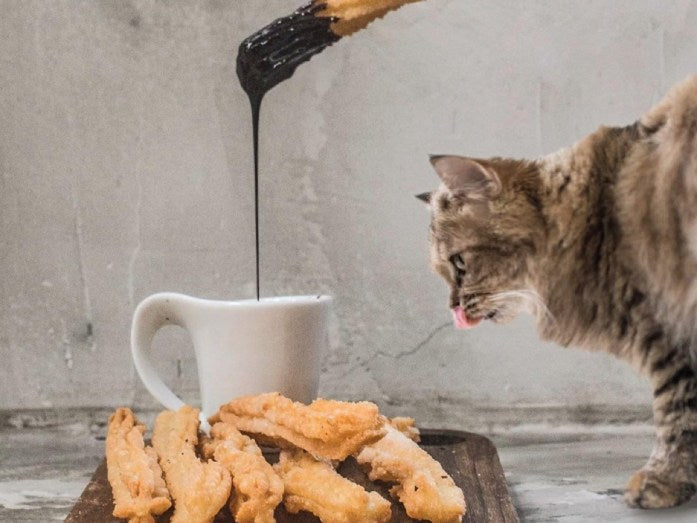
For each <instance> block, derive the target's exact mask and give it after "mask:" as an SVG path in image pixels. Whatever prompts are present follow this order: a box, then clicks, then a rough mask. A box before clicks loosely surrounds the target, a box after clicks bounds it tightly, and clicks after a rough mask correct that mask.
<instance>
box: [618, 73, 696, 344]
mask: <svg viewBox="0 0 697 523" xmlns="http://www.w3.org/2000/svg"><path fill="white" fill-rule="evenodd" d="M637 127H638V131H639V134H640V137H639V139H638V141H637V142H636V144H635V146H634V147H633V148H632V152H631V153H630V154H629V155H628V157H627V159H626V161H625V163H624V165H623V167H622V169H621V173H620V176H619V178H618V182H617V191H616V198H617V204H618V211H619V218H620V222H621V224H622V229H623V240H624V245H625V246H626V247H627V248H626V249H625V250H624V256H625V257H626V259H625V263H626V264H627V265H628V266H631V267H635V269H636V270H637V273H638V276H639V277H640V278H642V279H644V280H645V282H646V284H647V286H648V290H649V291H650V293H651V294H652V295H653V296H654V298H655V300H656V303H657V307H658V308H659V309H660V310H659V314H660V315H661V316H662V318H663V319H664V321H665V322H668V323H671V324H672V326H673V327H674V330H675V332H676V333H677V334H678V335H680V336H688V337H692V338H695V337H697V75H694V76H691V77H689V78H687V79H686V80H684V81H683V82H681V83H679V84H678V85H676V86H675V87H673V88H672V89H671V90H670V91H669V92H668V94H667V95H666V96H665V97H664V98H663V100H661V102H659V103H658V105H656V106H655V107H654V108H653V109H651V110H650V111H649V112H648V113H646V114H645V115H644V116H643V117H642V118H641V119H640V120H639V122H638V123H637Z"/></svg>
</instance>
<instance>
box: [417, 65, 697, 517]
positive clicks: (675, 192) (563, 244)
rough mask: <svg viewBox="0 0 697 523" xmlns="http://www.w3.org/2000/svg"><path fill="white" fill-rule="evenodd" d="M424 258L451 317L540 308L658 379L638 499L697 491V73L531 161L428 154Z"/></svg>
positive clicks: (550, 334)
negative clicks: (435, 180) (432, 183)
mask: <svg viewBox="0 0 697 523" xmlns="http://www.w3.org/2000/svg"><path fill="white" fill-rule="evenodd" d="M431 164H432V165H433V167H434V169H435V171H436V173H437V174H438V176H439V177H440V180H441V184H440V187H439V188H438V189H437V190H435V191H433V192H431V193H425V194H423V195H419V196H418V197H419V198H420V199H422V200H425V201H427V202H428V204H429V207H430V209H431V226H430V235H429V237H430V239H429V245H430V263H431V268H432V269H433V270H434V271H435V272H436V273H438V274H439V275H441V276H442V277H443V278H444V279H445V280H446V281H447V283H448V284H449V286H450V299H449V306H450V307H451V309H452V311H453V316H454V318H455V323H456V325H457V326H459V327H461V328H471V327H474V326H476V325H477V324H479V323H480V322H482V321H485V320H489V321H493V322H500V323H504V322H506V321H508V320H510V319H512V318H513V317H514V316H515V315H516V314H517V313H518V312H519V311H521V310H522V309H524V308H526V307H528V308H530V309H531V310H532V312H533V314H534V316H535V318H536V321H537V325H538V331H539V333H540V336H541V338H543V339H546V340H551V341H554V342H556V343H558V344H560V345H563V346H578V347H585V348H595V349H597V348H601V349H604V350H607V351H609V352H610V353H612V354H614V355H615V356H617V357H619V358H622V359H625V360H628V361H629V362H630V363H631V364H632V365H633V366H634V367H635V368H636V369H638V370H639V371H640V372H641V373H643V374H645V375H646V376H647V377H648V379H649V380H650V382H651V384H652V387H653V394H654V399H653V413H654V422H655V426H656V439H655V444H654V449H653V451H652V453H651V456H650V457H649V459H648V461H647V463H646V464H645V465H644V466H643V467H642V468H641V469H640V470H639V471H637V472H636V473H635V474H634V475H633V476H632V477H631V478H630V480H629V482H628V484H627V487H626V490H625V500H626V501H627V503H628V504H629V505H631V506H636V507H642V508H659V507H670V506H675V505H679V504H681V503H684V502H685V501H687V500H689V499H690V498H691V497H692V496H693V494H695V492H696V491H697V364H696V360H697V358H696V356H697V75H695V76H692V77H690V78H688V79H686V80H685V81H683V82H682V83H680V84H678V85H677V86H675V87H674V88H673V89H672V90H671V91H670V92H669V93H668V94H667V95H666V96H665V98H664V99H663V100H662V101H661V102H660V103H659V104H658V105H657V106H656V107H654V108H653V109H652V110H650V111H649V112H648V113H647V114H646V115H645V116H643V117H642V118H641V119H639V120H638V121H637V122H635V123H633V124H632V125H629V126H627V127H601V128H599V129H598V130H597V131H595V132H594V133H592V134H591V135H589V136H588V137H586V138H584V139H582V140H581V141H580V142H578V143H577V144H575V145H573V146H572V147H569V148H565V149H562V150H560V151H558V152H556V153H553V154H550V155H548V156H544V157H541V158H538V159H536V160H512V159H505V158H491V159H474V158H467V157H461V156H432V157H431Z"/></svg>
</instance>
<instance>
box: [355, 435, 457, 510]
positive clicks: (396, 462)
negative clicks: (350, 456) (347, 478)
mask: <svg viewBox="0 0 697 523" xmlns="http://www.w3.org/2000/svg"><path fill="white" fill-rule="evenodd" d="M356 459H357V460H358V463H359V464H361V465H368V466H369V467H370V471H369V474H368V477H369V478H370V479H371V480H373V481H375V480H380V481H388V482H395V483H397V484H396V485H395V486H393V487H392V488H391V489H390V494H392V495H393V496H395V497H397V498H398V499H399V500H400V501H401V502H402V504H403V505H404V508H405V509H406V511H407V514H408V515H409V516H410V517H412V518H414V519H424V520H428V521H432V522H434V523H458V522H460V521H462V515H463V514H464V513H465V509H466V507H465V498H464V495H463V494H462V490H460V489H459V488H458V486H457V485H455V482H454V481H453V480H452V478H451V477H450V476H449V475H448V474H447V473H446V472H445V471H444V470H443V467H441V465H440V463H438V462H437V461H436V460H434V459H433V458H432V457H431V456H430V455H429V454H428V453H427V452H426V451H425V450H423V449H422V448H421V447H419V446H418V445H417V444H416V443H415V442H414V441H412V440H411V439H409V438H408V437H407V436H405V435H404V434H402V433H401V432H400V431H399V430H397V429H396V428H394V427H392V426H389V427H388V428H387V434H386V435H385V437H384V438H382V439H381V440H380V441H378V442H376V443H373V444H371V445H368V446H366V447H365V448H363V450H362V451H361V452H360V453H359V454H358V456H357V457H356Z"/></svg>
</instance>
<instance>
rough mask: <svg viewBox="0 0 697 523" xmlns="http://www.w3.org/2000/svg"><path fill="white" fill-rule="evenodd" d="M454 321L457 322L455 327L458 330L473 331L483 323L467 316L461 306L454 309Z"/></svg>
mask: <svg viewBox="0 0 697 523" xmlns="http://www.w3.org/2000/svg"><path fill="white" fill-rule="evenodd" d="M452 311H453V320H454V321H455V327H457V328H458V329H471V328H472V327H476V326H477V325H479V324H480V323H481V321H482V319H481V318H470V317H468V316H467V313H466V312H465V309H463V308H462V307H460V306H457V307H453V309H452Z"/></svg>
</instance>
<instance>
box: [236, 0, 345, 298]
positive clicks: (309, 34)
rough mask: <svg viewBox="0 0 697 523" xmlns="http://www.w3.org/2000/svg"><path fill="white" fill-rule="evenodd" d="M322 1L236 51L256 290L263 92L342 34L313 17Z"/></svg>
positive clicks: (324, 20)
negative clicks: (250, 151) (249, 171)
mask: <svg viewBox="0 0 697 523" xmlns="http://www.w3.org/2000/svg"><path fill="white" fill-rule="evenodd" d="M324 7H325V4H315V3H314V2H310V3H309V4H307V5H305V6H303V7H300V8H299V9H297V10H296V11H295V12H293V13H292V14H290V15H288V16H286V17H283V18H279V19H278V20H275V21H273V22H271V23H270V24H269V25H267V26H266V27H264V28H263V29H261V30H259V31H257V32H256V33H254V34H253V35H251V36H249V37H247V38H245V39H244V40H243V41H242V43H241V44H240V47H239V50H238V53H237V77H238V78H239V80H240V84H241V85H242V88H243V89H244V91H245V92H246V93H247V96H248V97H249V103H250V106H251V110H252V136H253V137H252V140H253V143H254V231H255V253H256V293H257V300H259V297H260V278H259V113H260V112H261V101H262V99H263V98H264V95H265V94H266V93H267V92H268V91H269V90H270V89H271V88H273V87H274V86H276V85H278V84H279V83H281V82H283V81H284V80H287V79H288V78H290V77H291V76H292V75H293V72H295V69H296V68H297V67H298V66H299V65H300V64H302V63H304V62H306V61H308V60H309V59H310V58H312V56H314V55H316V54H317V53H320V52H321V51H322V50H324V49H325V48H326V47H327V46H329V45H331V44H333V43H334V42H336V41H337V40H339V39H340V38H341V37H340V36H338V35H336V34H334V33H333V32H332V31H331V29H330V25H331V24H332V22H334V21H335V19H334V18H332V17H322V16H315V14H316V13H317V12H318V11H320V10H322V9H324Z"/></svg>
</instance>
